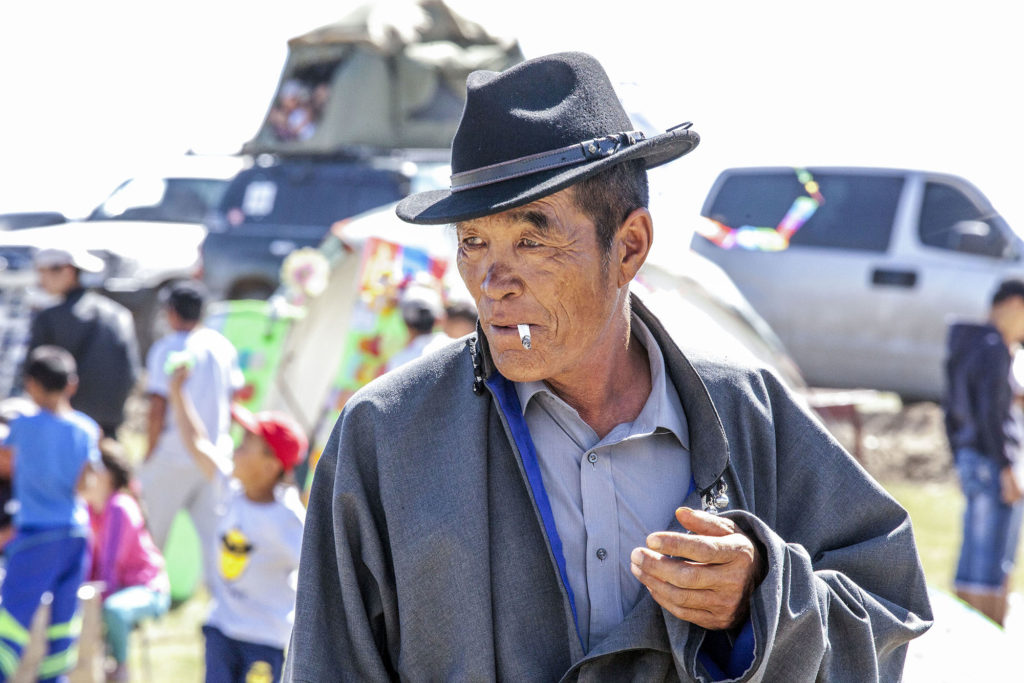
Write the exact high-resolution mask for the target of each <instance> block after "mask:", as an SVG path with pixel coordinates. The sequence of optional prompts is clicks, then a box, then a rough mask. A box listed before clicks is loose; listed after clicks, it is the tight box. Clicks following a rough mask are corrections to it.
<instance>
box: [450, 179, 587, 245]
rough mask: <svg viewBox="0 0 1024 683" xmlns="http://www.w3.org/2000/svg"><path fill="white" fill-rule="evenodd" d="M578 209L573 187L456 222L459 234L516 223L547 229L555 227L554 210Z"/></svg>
mask: <svg viewBox="0 0 1024 683" xmlns="http://www.w3.org/2000/svg"><path fill="white" fill-rule="evenodd" d="M565 207H568V208H572V209H576V193H575V190H574V188H573V187H568V188H566V189H564V190H559V191H558V192H555V193H552V194H550V195H547V196H545V197H541V198H540V199H536V200H534V201H532V202H530V203H529V204H525V205H523V206H517V207H515V208H513V209H506V210H505V211H501V212H499V213H494V214H491V215H490V216H482V217H480V218H474V219H472V220H468V221H460V222H458V223H455V229H456V231H457V232H458V233H459V234H462V233H463V232H466V231H471V230H474V229H481V228H483V227H485V226H489V227H508V226H510V225H516V224H524V223H525V224H528V225H531V226H533V227H535V228H537V229H538V230H541V231H547V230H550V229H552V227H553V223H554V221H553V218H554V212H555V211H557V210H558V209H559V208H565Z"/></svg>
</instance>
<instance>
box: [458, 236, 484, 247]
mask: <svg viewBox="0 0 1024 683" xmlns="http://www.w3.org/2000/svg"><path fill="white" fill-rule="evenodd" d="M483 243H484V241H483V240H482V239H480V238H479V237H463V238H462V247H463V248H464V249H467V248H472V247H479V246H480V245H482V244H483Z"/></svg>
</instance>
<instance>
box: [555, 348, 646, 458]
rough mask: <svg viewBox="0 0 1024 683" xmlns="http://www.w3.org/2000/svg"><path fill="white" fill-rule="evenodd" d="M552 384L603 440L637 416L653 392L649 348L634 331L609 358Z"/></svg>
mask: <svg viewBox="0 0 1024 683" xmlns="http://www.w3.org/2000/svg"><path fill="white" fill-rule="evenodd" d="M547 383H548V386H550V387H551V389H552V391H554V392H555V394H556V395H558V397H559V398H561V399H562V400H563V401H565V402H566V403H568V404H569V405H570V406H572V407H573V408H574V409H575V410H576V412H577V413H579V416H580V418H581V419H582V420H583V421H584V422H586V423H587V424H588V425H590V428H591V429H593V430H594V432H595V433H596V434H597V436H598V438H601V439H603V438H604V437H605V436H607V434H608V433H609V432H610V431H611V430H612V429H614V428H615V427H616V426H618V425H620V424H623V423H626V422H632V421H633V420H635V419H636V417H637V415H639V414H640V411H641V410H643V407H644V404H645V403H646V402H647V399H648V397H649V396H650V395H651V366H650V361H649V360H648V357H647V351H646V349H644V347H643V345H642V344H640V342H639V341H637V339H636V336H635V335H632V334H630V336H629V341H628V343H627V344H623V345H621V346H617V347H616V348H615V349H613V350H612V354H611V355H610V356H609V357H601V358H594V359H592V360H591V362H589V363H588V364H587V366H586V367H585V368H583V369H582V370H581V371H580V372H578V373H576V377H575V378H558V379H555V378H552V379H549V380H547Z"/></svg>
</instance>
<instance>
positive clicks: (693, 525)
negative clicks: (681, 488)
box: [676, 507, 736, 536]
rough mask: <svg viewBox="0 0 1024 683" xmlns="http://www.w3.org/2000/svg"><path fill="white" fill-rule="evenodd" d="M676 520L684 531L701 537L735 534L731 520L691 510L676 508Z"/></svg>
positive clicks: (734, 526) (734, 527)
mask: <svg viewBox="0 0 1024 683" xmlns="http://www.w3.org/2000/svg"><path fill="white" fill-rule="evenodd" d="M676 519H677V520H679V523H680V524H682V525H683V528H684V529H687V530H689V531H692V532H693V533H695V534H700V535H701V536H728V535H729V534H732V533H735V532H736V525H735V524H734V523H733V521H732V520H731V519H728V518H726V517H719V516H718V515H712V514H710V513H707V512H704V511H702V510H694V509H693V508H687V507H681V508H676Z"/></svg>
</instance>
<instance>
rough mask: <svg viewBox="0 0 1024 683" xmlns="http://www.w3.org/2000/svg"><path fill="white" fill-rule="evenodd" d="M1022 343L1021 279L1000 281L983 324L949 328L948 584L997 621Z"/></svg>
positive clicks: (1011, 521) (1002, 602) (1009, 553)
mask: <svg viewBox="0 0 1024 683" xmlns="http://www.w3.org/2000/svg"><path fill="white" fill-rule="evenodd" d="M1022 341H1024V282H1022V281H1020V280H1007V281H1006V282H1003V283H1002V284H1000V285H999V287H998V288H997V289H996V291H995V293H994V294H993V296H992V305H991V307H990V313H989V319H988V321H987V322H985V323H984V324H980V325H978V324H972V323H955V324H953V325H951V326H950V328H949V340H948V349H949V350H948V356H947V360H946V386H947V395H946V400H945V410H946V434H947V436H948V438H949V445H950V448H951V450H952V451H953V457H954V462H955V463H956V469H957V473H958V475H959V477H960V483H961V486H962V487H963V492H964V497H965V498H966V499H967V505H966V507H965V509H964V520H963V543H962V545H961V548H960V559H959V562H958V563H957V569H956V579H955V581H954V583H955V587H956V594H957V596H958V597H960V599H961V600H963V601H964V602H966V603H967V604H969V605H971V606H973V607H975V608H976V609H978V610H979V611H981V612H982V613H983V614H985V615H987V616H988V617H989V618H990V619H992V621H994V622H996V623H997V624H1002V623H1003V619H1004V618H1005V616H1006V607H1007V604H1006V598H1007V577H1008V576H1009V574H1010V571H1011V570H1012V569H1013V564H1014V562H1013V560H1014V557H1015V556H1016V552H1017V539H1018V534H1019V531H1020V514H1019V513H1018V514H1014V508H1015V507H1018V508H1019V505H1020V503H1019V501H1020V499H1021V495H1022V492H1021V488H1020V484H1019V482H1018V481H1017V479H1016V478H1015V476H1014V468H1013V465H1014V462H1015V461H1017V460H1019V459H1020V453H1019V450H1020V444H1019V438H1020V437H1019V435H1017V436H1016V437H1015V439H1008V438H1007V436H1008V434H1014V433H1015V427H1016V424H1015V420H1014V418H1013V411H1012V403H1013V392H1012V390H1011V377H1010V368H1011V365H1012V358H1013V357H1012V353H1013V352H1014V351H1015V350H1016V349H1017V348H1018V347H1019V345H1020V343H1021V342H1022Z"/></svg>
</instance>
